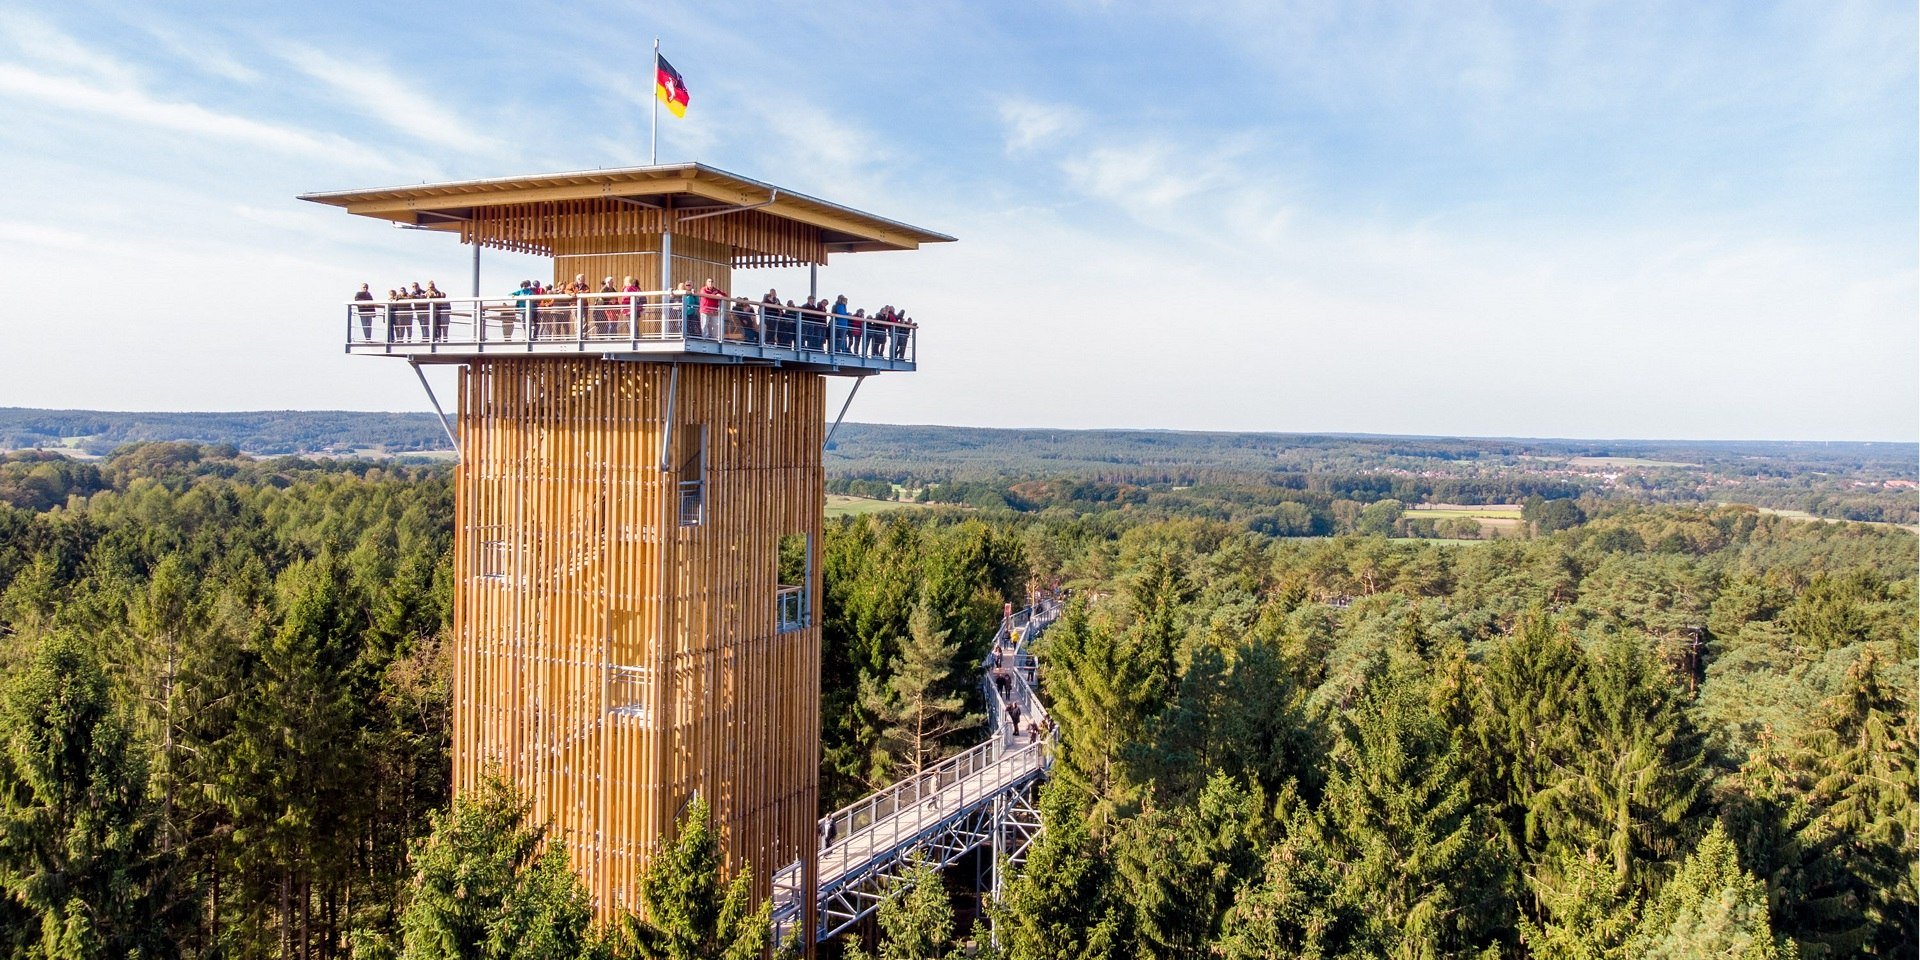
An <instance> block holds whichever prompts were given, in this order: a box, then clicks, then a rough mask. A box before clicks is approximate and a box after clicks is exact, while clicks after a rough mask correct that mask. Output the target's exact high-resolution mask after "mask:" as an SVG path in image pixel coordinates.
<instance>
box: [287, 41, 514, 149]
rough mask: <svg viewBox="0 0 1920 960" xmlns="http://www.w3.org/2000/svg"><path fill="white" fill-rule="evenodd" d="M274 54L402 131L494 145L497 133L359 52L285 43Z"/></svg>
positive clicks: (468, 145) (446, 141)
mask: <svg viewBox="0 0 1920 960" xmlns="http://www.w3.org/2000/svg"><path fill="white" fill-rule="evenodd" d="M280 53H281V56H282V57H283V58H285V59H286V61H287V62H288V63H290V64H292V65H293V66H294V68H295V69H298V70H299V71H300V72H301V73H304V74H306V75H307V76H309V77H312V78H313V79H315V80H318V81H320V82H321V83H322V84H324V85H326V86H327V87H329V88H331V89H332V90H333V91H334V92H335V93H337V94H339V95H340V96H341V97H342V98H343V100H344V102H345V103H346V105H347V106H348V107H350V108H352V109H353V110H355V111H357V112H359V113H360V114H362V115H364V116H366V117H368V118H370V119H373V120H376V121H379V122H380V123H383V124H385V125H386V126H388V127H390V128H392V129H393V130H396V131H398V132H400V133H402V134H404V135H406V136H409V137H412V138H414V139H416V140H419V141H421V142H423V143H430V144H434V145H436V146H441V147H446V148H448V149H450V150H458V151H461V152H463V153H490V152H493V151H495V150H497V149H499V147H500V143H501V141H500V140H499V139H498V138H496V137H493V136H491V135H489V134H485V133H482V132H480V131H479V130H478V129H476V128H474V126H473V125H472V124H470V123H468V122H467V121H466V120H464V119H462V118H461V117H460V116H459V114H458V113H457V112H455V110H454V109H453V107H452V105H451V104H450V103H449V102H448V101H447V100H446V99H444V98H438V97H435V96H433V95H431V94H429V93H427V92H425V91H422V90H420V89H418V88H416V87H415V86H413V84H411V83H410V82H408V81H407V80H406V79H404V78H402V77H401V76H400V75H399V74H396V73H394V72H393V71H391V70H388V69H387V68H385V67H383V66H381V65H380V64H378V63H375V62H373V61H372V60H371V59H370V57H369V56H368V54H367V53H366V52H365V51H353V52H351V53H327V52H323V51H320V50H316V49H314V48H312V47H304V46H295V45H287V46H285V47H283V48H282V49H281V51H280Z"/></svg>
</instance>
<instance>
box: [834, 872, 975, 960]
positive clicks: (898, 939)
mask: <svg viewBox="0 0 1920 960" xmlns="http://www.w3.org/2000/svg"><path fill="white" fill-rule="evenodd" d="M898 883H899V884H900V887H902V888H904V889H903V890H896V891H895V892H894V894H893V896H890V897H888V898H887V899H886V900H883V901H881V903H880V910H879V916H878V922H879V926H880V948H879V952H878V953H877V954H869V953H867V952H866V951H865V950H862V949H861V948H860V943H859V939H858V938H855V939H854V942H853V944H852V945H851V946H850V947H849V948H848V950H847V960H949V958H951V960H960V958H961V957H962V956H963V954H962V953H961V952H960V950H959V947H958V945H957V944H955V943H954V939H953V899H952V898H951V897H949V896H948V895H947V885H946V883H945V882H944V881H942V880H941V879H940V872H939V871H938V870H935V869H934V868H933V867H931V866H928V865H926V864H921V865H920V866H917V867H914V868H913V869H911V870H909V871H907V873H906V874H905V875H904V876H902V877H901V878H900V879H899V881H898Z"/></svg>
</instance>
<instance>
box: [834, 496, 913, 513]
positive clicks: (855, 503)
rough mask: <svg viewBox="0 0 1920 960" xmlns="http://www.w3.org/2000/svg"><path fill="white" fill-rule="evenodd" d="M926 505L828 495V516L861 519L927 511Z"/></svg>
mask: <svg viewBox="0 0 1920 960" xmlns="http://www.w3.org/2000/svg"><path fill="white" fill-rule="evenodd" d="M925 509H927V505H926V504H924V503H907V502H905V501H902V500H875V499H873V498H871V497H847V496H842V495H840V494H837V493H829V494H827V516H829V517H861V516H865V515H867V514H869V513H884V512H886V511H888V510H925Z"/></svg>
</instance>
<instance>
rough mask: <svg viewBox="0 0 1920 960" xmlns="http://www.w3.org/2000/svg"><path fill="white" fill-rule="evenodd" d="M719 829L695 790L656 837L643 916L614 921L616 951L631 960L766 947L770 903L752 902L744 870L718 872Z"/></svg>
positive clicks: (751, 953)
mask: <svg viewBox="0 0 1920 960" xmlns="http://www.w3.org/2000/svg"><path fill="white" fill-rule="evenodd" d="M720 867H721V862H720V836H719V834H717V833H715V832H714V830H713V818H712V815H711V813H710V812H709V811H708V808H707V802H706V800H705V799H704V798H702V797H700V796H698V795H696V796H695V797H694V798H693V801H692V802H691V803H690V804H688V806H687V812H686V814H685V815H683V816H682V817H681V818H680V822H679V824H678V825H677V830H676V833H675V836H674V838H673V839H672V840H671V841H667V840H665V839H663V840H661V841H660V842H659V843H658V844H657V845H656V846H655V847H654V851H653V859H652V862H650V863H649V864H648V865H647V874H646V876H645V877H643V878H642V879H641V881H640V903H641V906H642V907H643V908H644V911H645V915H644V918H643V917H634V916H629V917H628V918H626V920H625V921H624V922H623V923H622V925H621V929H620V932H619V935H618V937H617V942H618V947H617V951H618V955H619V956H621V957H636V958H639V960H758V958H759V957H760V954H761V951H762V950H764V949H765V948H766V945H767V937H768V932H769V927H770V924H771V917H772V913H773V904H772V902H771V901H765V902H762V903H761V904H760V906H759V908H758V909H755V908H754V907H753V906H752V901H751V890H752V883H753V876H752V869H751V867H749V866H748V865H746V864H742V865H741V868H740V871H739V872H738V873H736V874H734V876H733V879H731V880H727V879H725V878H724V877H722V876H721V871H720Z"/></svg>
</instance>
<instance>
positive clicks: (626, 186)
mask: <svg viewBox="0 0 1920 960" xmlns="http://www.w3.org/2000/svg"><path fill="white" fill-rule="evenodd" d="M300 199H302V200H310V201H313V202H314V203H324V204H328V205H330V206H335V207H342V208H344V209H345V210H346V211H347V212H348V213H355V214H359V215H361V216H367V217H374V218H377V219H381V220H391V221H393V222H395V223H404V224H409V225H413V226H420V227H426V228H428V229H437V230H446V231H449V232H457V233H463V234H468V235H472V234H473V226H474V222H475V221H476V220H478V219H481V218H482V217H483V216H485V215H486V214H485V213H483V211H488V210H489V208H500V207H514V208H516V209H518V210H522V211H524V210H527V209H528V208H529V207H532V208H536V209H538V208H545V207H548V206H551V207H552V208H554V209H555V210H560V209H563V208H565V206H566V205H576V206H577V204H578V202H580V201H600V202H601V203H612V204H617V205H630V206H632V207H638V208H641V209H643V210H647V211H658V212H660V213H661V214H666V213H667V212H668V211H671V217H672V219H673V220H674V221H679V220H690V219H695V218H699V217H702V216H703V215H707V214H712V215H716V216H717V215H720V214H724V213H731V212H734V211H746V210H751V211H753V212H754V213H755V214H757V215H758V216H756V217H755V219H760V218H761V217H769V218H773V219H776V220H783V221H787V222H789V223H794V224H801V225H804V226H805V227H810V228H813V229H814V230H817V231H818V233H817V237H818V239H819V242H820V243H821V244H822V245H823V246H824V251H825V252H828V253H857V252H864V251H870V250H914V249H918V248H919V246H920V245H921V244H923V243H946V242H950V241H952V240H953V239H954V238H952V237H950V236H947V235H946V234H943V233H935V232H933V231H931V230H926V229H922V228H920V227H915V226H911V225H909V224H905V223H901V222H899V221H897V220H889V219H887V218H885V217H879V216H875V215H873V214H871V213H866V212H864V211H861V210H855V209H853V208H852V207H847V206H842V205H840V204H837V203H831V202H829V201H826V200H821V199H819V198H817V197H810V196H807V195H806V194H802V193H795V192H793V191H791V190H787V189H785V188H782V187H776V186H774V185H773V184H770V183H764V182H761V181H759V180H754V179H751V178H749V177H744V176H741V175H740V174H737V173H729V172H727V171H725V170H719V169H716V168H714V167H709V166H707V165H705V164H701V163H672V164H658V165H654V166H645V167H617V168H612V169H605V170H578V171H573V172H570V173H541V174H531V175H526V176H517V177H494V178H490V179H485V180H452V181H448V182H445V183H421V184H413V185H409V186H397V187H378V188H373V189H366V190H337V191H329V192H325V193H308V194H302V195H301V197H300ZM661 222H663V223H665V222H667V221H666V220H665V219H664V218H663V219H662V221H661Z"/></svg>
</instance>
